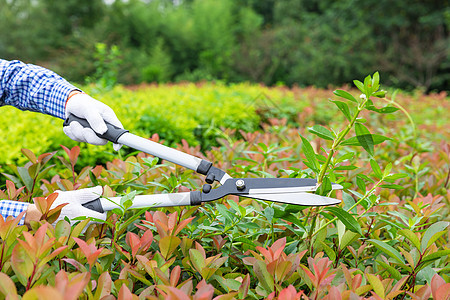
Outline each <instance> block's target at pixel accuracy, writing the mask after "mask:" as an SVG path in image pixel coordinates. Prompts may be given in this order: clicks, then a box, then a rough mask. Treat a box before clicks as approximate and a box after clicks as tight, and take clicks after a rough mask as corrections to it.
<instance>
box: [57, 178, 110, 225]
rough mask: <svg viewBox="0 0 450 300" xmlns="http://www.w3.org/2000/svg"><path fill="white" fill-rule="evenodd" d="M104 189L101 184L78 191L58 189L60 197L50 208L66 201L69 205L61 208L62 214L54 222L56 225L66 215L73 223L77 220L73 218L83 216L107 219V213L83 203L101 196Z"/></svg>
mask: <svg viewBox="0 0 450 300" xmlns="http://www.w3.org/2000/svg"><path fill="white" fill-rule="evenodd" d="M102 191H103V188H102V187H101V186H96V187H92V188H86V189H81V190H76V191H67V192H63V191H56V193H58V197H57V198H56V200H55V202H53V204H52V206H51V208H50V209H53V208H55V207H57V206H58V205H60V204H64V203H68V205H66V206H64V207H63V208H62V209H61V214H60V215H59V217H58V219H57V220H56V221H55V222H54V223H53V224H54V225H55V224H56V223H58V221H60V220H64V218H65V217H68V218H69V219H70V220H71V222H70V223H71V224H72V225H73V223H75V222H76V221H72V219H73V218H76V217H81V216H84V217H92V218H97V219H101V220H106V213H99V212H96V211H94V210H91V209H89V208H86V207H84V206H83V205H82V204H84V203H86V202H89V201H92V200H95V199H97V198H99V197H100V196H101V195H102Z"/></svg>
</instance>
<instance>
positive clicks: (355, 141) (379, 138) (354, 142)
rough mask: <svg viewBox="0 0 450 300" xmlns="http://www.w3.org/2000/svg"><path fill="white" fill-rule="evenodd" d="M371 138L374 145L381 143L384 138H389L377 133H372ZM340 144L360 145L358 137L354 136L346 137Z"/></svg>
mask: <svg viewBox="0 0 450 300" xmlns="http://www.w3.org/2000/svg"><path fill="white" fill-rule="evenodd" d="M372 140H373V144H374V145H378V144H381V143H382V142H384V141H386V140H391V139H390V138H388V137H385V136H383V135H379V134H372ZM341 145H342V146H361V144H360V142H359V140H358V138H357V137H356V136H354V137H351V138H348V139H346V140H345V141H343V142H342V143H341Z"/></svg>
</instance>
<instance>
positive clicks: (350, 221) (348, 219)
mask: <svg viewBox="0 0 450 300" xmlns="http://www.w3.org/2000/svg"><path fill="white" fill-rule="evenodd" d="M325 210H327V211H329V212H330V213H332V214H334V215H335V216H336V217H337V218H338V219H339V220H340V221H341V222H342V223H343V224H344V225H345V227H347V229H349V230H351V231H353V232H356V233H359V234H360V235H362V231H361V226H360V225H359V223H358V221H357V220H356V219H355V218H354V217H353V216H352V215H351V214H350V213H349V212H347V211H345V210H343V209H342V208H340V207H326V208H325Z"/></svg>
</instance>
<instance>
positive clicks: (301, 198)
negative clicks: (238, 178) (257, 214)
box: [240, 193, 341, 206]
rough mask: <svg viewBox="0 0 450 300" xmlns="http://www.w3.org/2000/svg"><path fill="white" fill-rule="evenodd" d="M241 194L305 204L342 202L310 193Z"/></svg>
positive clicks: (325, 204) (268, 199)
mask: <svg viewBox="0 0 450 300" xmlns="http://www.w3.org/2000/svg"><path fill="white" fill-rule="evenodd" d="M240 196H243V197H247V198H254V199H260V200H267V201H272V202H279V203H287V204H295V205H303V206H327V205H336V204H339V203H341V200H339V199H335V198H329V197H325V196H320V195H316V194H310V193H276V194H273V193H272V194H248V195H240Z"/></svg>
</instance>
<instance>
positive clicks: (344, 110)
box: [331, 96, 356, 121]
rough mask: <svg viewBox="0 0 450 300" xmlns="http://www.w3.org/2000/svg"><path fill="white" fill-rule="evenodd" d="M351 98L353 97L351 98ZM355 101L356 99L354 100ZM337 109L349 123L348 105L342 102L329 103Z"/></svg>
mask: <svg viewBox="0 0 450 300" xmlns="http://www.w3.org/2000/svg"><path fill="white" fill-rule="evenodd" d="M352 97H353V96H352ZM355 101H356V99H355ZM331 102H333V103H334V104H336V106H337V107H338V108H339V110H340V111H341V112H342V113H343V114H344V116H345V117H346V118H347V120H349V121H351V119H352V116H351V112H350V108H348V104H347V103H345V102H342V101H331Z"/></svg>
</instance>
